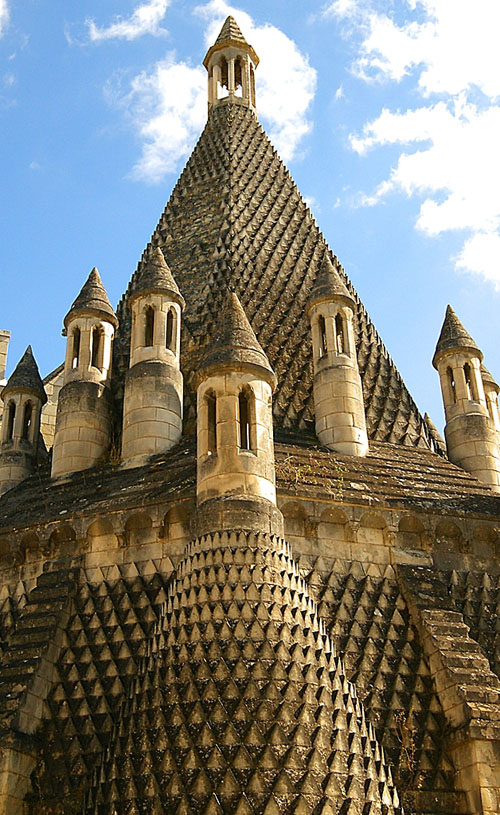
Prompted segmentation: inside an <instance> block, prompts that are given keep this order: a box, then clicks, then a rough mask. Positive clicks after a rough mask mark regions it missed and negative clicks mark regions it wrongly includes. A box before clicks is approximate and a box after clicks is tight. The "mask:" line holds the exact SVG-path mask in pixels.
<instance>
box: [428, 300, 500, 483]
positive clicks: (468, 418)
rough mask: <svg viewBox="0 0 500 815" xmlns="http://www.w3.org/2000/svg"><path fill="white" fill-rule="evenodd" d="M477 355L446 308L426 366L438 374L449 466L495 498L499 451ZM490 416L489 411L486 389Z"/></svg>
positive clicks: (468, 337) (449, 308)
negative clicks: (486, 488)
mask: <svg viewBox="0 0 500 815" xmlns="http://www.w3.org/2000/svg"><path fill="white" fill-rule="evenodd" d="M482 360H483V354H482V352H481V351H480V350H479V348H478V347H477V345H476V343H475V342H474V340H473V339H472V337H471V336H470V335H469V334H468V333H467V331H466V330H465V328H464V327H463V325H462V323H461V322H460V320H459V319H458V317H457V315H456V314H455V312H454V311H453V309H452V308H451V306H448V308H447V310H446V317H445V320H444V323H443V327H442V329H441V334H440V336H439V340H438V343H437V346H436V351H435V353H434V357H433V360H432V364H433V365H434V367H435V368H436V369H437V371H438V372H439V379H440V383H441V392H442V395H443V402H444V409H445V415H446V425H445V429H444V433H445V438H446V447H447V449H448V456H449V458H450V461H452V462H453V463H454V464H457V465H458V466H459V467H463V469H464V470H467V471H468V472H469V473H472V475H475V476H476V478H479V479H480V480H481V481H484V482H485V483H486V484H489V486H490V487H491V488H492V489H493V490H494V491H495V492H500V448H499V438H498V433H497V429H496V426H495V422H494V418H492V416H491V415H490V412H489V410H488V402H487V400H486V396H485V388H484V384H483V376H482V373H481V362H482ZM488 392H489V393H490V410H491V408H492V405H491V388H489V391H488Z"/></svg>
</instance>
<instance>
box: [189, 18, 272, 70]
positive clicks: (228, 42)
mask: <svg viewBox="0 0 500 815" xmlns="http://www.w3.org/2000/svg"><path fill="white" fill-rule="evenodd" d="M228 46H236V47H237V48H238V47H239V48H241V49H242V50H244V51H246V52H247V53H248V54H250V56H251V58H252V60H253V64H254V65H255V67H257V65H258V64H259V61H260V60H259V57H258V56H257V54H256V53H255V51H254V49H253V48H252V46H251V45H249V44H248V42H247V41H246V39H245V37H244V36H243V34H242V33H241V29H240V27H239V25H238V23H237V22H236V20H235V19H234V17H232V16H231V15H229V17H226V19H225V21H224V24H223V26H222V28H221V30H220V32H219V36H218V37H217V39H216V40H215V43H214V44H213V45H212V46H211V48H209V49H208V52H207V55H206V57H205V59H204V60H203V65H204V66H205V68H207V67H208V63H209V61H210V57H211V56H212V54H213V53H214V52H216V51H221V50H222V49H224V48H227V47H228Z"/></svg>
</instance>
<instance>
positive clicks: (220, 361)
mask: <svg viewBox="0 0 500 815" xmlns="http://www.w3.org/2000/svg"><path fill="white" fill-rule="evenodd" d="M242 364H243V365H258V366H259V367H260V368H264V369H265V371H267V372H268V373H269V374H271V376H272V378H273V379H274V372H273V370H272V368H271V366H270V365H269V360H268V358H267V357H266V355H265V353H264V351H263V350H262V348H261V346H260V345H259V342H258V340H257V337H256V336H255V334H254V332H253V329H252V326H251V325H250V323H249V322H248V319H247V316H246V314H245V312H244V311H243V308H242V306H241V303H240V301H239V299H238V295H237V294H236V293H235V292H228V293H227V296H226V300H225V302H224V305H223V308H222V313H221V315H220V322H219V324H218V325H217V328H216V331H215V333H214V336H213V337H212V341H211V343H210V346H209V348H208V351H207V353H206V354H205V356H204V357H203V359H202V361H201V363H200V367H199V370H200V371H203V372H204V373H207V372H208V371H209V370H210V369H212V368H214V369H220V368H221V367H225V366H227V365H231V366H235V365H236V366H238V365H242Z"/></svg>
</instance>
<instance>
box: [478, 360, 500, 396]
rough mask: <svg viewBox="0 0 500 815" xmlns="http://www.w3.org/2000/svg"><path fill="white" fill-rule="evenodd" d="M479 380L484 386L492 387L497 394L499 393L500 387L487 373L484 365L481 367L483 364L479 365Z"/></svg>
mask: <svg viewBox="0 0 500 815" xmlns="http://www.w3.org/2000/svg"><path fill="white" fill-rule="evenodd" d="M481 379H482V380H483V383H484V384H485V385H492V386H493V388H494V389H495V390H496V392H497V393H499V392H500V385H499V384H498V382H497V381H496V379H495V377H494V376H493V374H491V373H490V372H489V371H488V368H487V367H486V365H483V363H481Z"/></svg>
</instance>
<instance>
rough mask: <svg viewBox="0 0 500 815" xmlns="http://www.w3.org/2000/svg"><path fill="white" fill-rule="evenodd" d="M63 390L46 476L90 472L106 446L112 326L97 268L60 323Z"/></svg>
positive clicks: (113, 321) (108, 441) (108, 438)
mask: <svg viewBox="0 0 500 815" xmlns="http://www.w3.org/2000/svg"><path fill="white" fill-rule="evenodd" d="M64 326H65V331H66V336H67V344H66V359H65V363H64V385H63V387H62V388H61V392H60V394H59V400H58V405H57V418H56V429H55V435H54V447H53V453H52V476H60V475H66V474H68V473H73V472H76V471H78V470H85V469H87V468H88V467H92V466H93V465H94V464H96V463H97V462H98V461H99V459H101V458H102V456H103V455H104V454H105V453H106V452H107V450H108V449H109V446H110V444H111V432H112V400H111V391H110V387H109V380H110V373H111V347H112V341H113V336H114V332H115V329H116V328H117V326H118V320H117V319H116V316H115V313H114V311H113V308H112V306H111V304H110V302H109V300H108V296H107V294H106V291H105V289H104V286H103V285H102V282H101V278H100V276H99V272H98V271H97V269H92V271H91V273H90V275H89V277H88V279H87V282H86V283H85V285H84V286H83V288H82V290H81V292H80V294H79V295H78V297H77V298H76V300H75V302H74V303H73V305H72V306H71V308H70V310H69V312H68V313H67V315H66V317H65V319H64Z"/></svg>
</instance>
